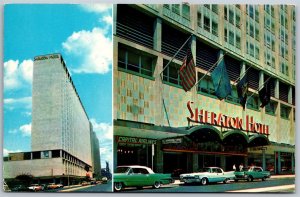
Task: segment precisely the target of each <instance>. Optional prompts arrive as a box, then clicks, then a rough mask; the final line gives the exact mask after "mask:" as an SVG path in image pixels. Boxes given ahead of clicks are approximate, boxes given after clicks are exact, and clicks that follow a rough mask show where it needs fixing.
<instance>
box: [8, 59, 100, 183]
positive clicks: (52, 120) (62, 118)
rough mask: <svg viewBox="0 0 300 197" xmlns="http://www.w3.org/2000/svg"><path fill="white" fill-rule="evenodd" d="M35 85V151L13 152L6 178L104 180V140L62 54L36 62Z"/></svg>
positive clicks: (67, 180)
mask: <svg viewBox="0 0 300 197" xmlns="http://www.w3.org/2000/svg"><path fill="white" fill-rule="evenodd" d="M32 86H33V87H32V130H31V152H22V153H10V154H9V156H8V158H7V159H6V161H5V162H4V171H3V172H4V178H5V179H13V178H15V177H16V176H18V175H21V174H27V175H32V176H33V177H34V178H35V179H36V180H37V181H38V182H40V183H41V182H48V183H49V182H55V183H63V184H64V185H69V184H71V183H74V182H73V181H75V179H78V178H82V177H83V178H84V177H86V175H87V174H89V175H90V176H92V175H91V173H93V175H94V176H100V175H101V166H100V154H99V140H98V139H97V137H96V134H95V132H94V131H93V127H92V124H91V123H90V121H89V118H88V115H87V113H86V111H85V109H84V107H83V105H82V102H81V100H80V97H79V95H78V93H77V91H76V88H75V86H74V84H73V81H72V78H71V76H70V74H69V72H68V69H67V67H66V65H65V62H64V60H63V58H62V56H61V55H60V54H50V55H43V56H36V57H35V58H34V66H33V83H32Z"/></svg>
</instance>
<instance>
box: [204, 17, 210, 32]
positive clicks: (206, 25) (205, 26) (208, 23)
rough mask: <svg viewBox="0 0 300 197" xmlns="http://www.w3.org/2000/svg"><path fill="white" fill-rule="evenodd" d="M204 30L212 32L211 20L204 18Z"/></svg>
mask: <svg viewBox="0 0 300 197" xmlns="http://www.w3.org/2000/svg"><path fill="white" fill-rule="evenodd" d="M204 29H205V30H206V31H209V32H210V19H209V18H208V17H206V16H204Z"/></svg>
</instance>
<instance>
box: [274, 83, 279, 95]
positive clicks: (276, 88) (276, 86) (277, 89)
mask: <svg viewBox="0 0 300 197" xmlns="http://www.w3.org/2000/svg"><path fill="white" fill-rule="evenodd" d="M275 98H277V99H279V80H278V79H275Z"/></svg>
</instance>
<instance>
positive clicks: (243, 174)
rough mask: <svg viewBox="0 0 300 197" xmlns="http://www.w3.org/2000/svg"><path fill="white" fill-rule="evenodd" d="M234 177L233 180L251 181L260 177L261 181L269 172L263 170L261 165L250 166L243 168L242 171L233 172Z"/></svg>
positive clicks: (267, 176)
mask: <svg viewBox="0 0 300 197" xmlns="http://www.w3.org/2000/svg"><path fill="white" fill-rule="evenodd" d="M234 174H235V178H234V180H235V181H236V182H237V181H238V180H247V181H253V180H254V179H261V180H262V181H264V180H266V179H267V178H270V177H271V175H270V172H269V171H264V170H263V169H262V168H261V167H258V166H251V167H247V168H243V170H242V171H236V172H234Z"/></svg>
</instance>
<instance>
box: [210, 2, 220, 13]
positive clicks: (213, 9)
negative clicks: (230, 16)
mask: <svg viewBox="0 0 300 197" xmlns="http://www.w3.org/2000/svg"><path fill="white" fill-rule="evenodd" d="M211 10H212V11H213V12H214V13H216V14H218V5H216V4H213V5H211Z"/></svg>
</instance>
